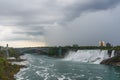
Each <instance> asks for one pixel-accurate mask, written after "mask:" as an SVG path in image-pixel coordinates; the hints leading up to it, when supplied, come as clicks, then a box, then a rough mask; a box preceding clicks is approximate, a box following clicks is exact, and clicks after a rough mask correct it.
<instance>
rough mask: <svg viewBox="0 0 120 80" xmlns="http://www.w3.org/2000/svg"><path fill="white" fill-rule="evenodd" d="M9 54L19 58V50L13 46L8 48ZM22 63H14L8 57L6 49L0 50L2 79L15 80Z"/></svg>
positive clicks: (0, 73) (0, 76)
mask: <svg viewBox="0 0 120 80" xmlns="http://www.w3.org/2000/svg"><path fill="white" fill-rule="evenodd" d="M8 52H9V56H10V57H15V58H18V57H19V55H18V52H17V51H16V50H14V49H13V48H9V49H8ZM22 67H24V66H22V65H12V64H11V63H10V62H9V61H8V60H7V57H6V50H5V49H1V50H0V80H15V79H14V75H15V74H16V73H17V72H19V70H20V68H22Z"/></svg>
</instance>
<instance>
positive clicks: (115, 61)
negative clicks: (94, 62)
mask: <svg viewBox="0 0 120 80" xmlns="http://www.w3.org/2000/svg"><path fill="white" fill-rule="evenodd" d="M100 64H106V65H115V66H120V56H115V57H112V58H109V59H106V60H103V61H102V62H101V63H100Z"/></svg>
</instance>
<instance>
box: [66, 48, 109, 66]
mask: <svg viewBox="0 0 120 80" xmlns="http://www.w3.org/2000/svg"><path fill="white" fill-rule="evenodd" d="M108 58H109V56H108V54H107V50H78V51H77V52H74V51H70V52H69V54H68V55H67V56H66V57H65V59H64V60H68V61H80V62H89V63H96V64H99V63H100V62H101V61H102V60H104V59H108Z"/></svg>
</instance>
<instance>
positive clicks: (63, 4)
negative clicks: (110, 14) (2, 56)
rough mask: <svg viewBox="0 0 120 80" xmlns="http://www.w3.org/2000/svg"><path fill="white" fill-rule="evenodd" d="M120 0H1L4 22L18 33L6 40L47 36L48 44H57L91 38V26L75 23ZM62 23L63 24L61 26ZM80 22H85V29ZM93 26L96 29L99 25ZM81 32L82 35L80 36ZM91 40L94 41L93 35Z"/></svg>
mask: <svg viewBox="0 0 120 80" xmlns="http://www.w3.org/2000/svg"><path fill="white" fill-rule="evenodd" d="M119 2H120V0H84V1H83V0H22V1H18V0H10V1H8V0H0V25H1V26H3V27H5V26H7V28H9V29H10V33H11V35H12V34H14V35H15V36H14V37H9V38H8V37H4V40H5V39H6V40H7V38H8V40H33V39H38V40H40V39H42V41H43V40H44V39H43V38H45V41H46V42H47V43H48V44H49V43H50V44H54V42H56V43H55V44H64V43H68V44H73V43H79V39H80V38H83V39H82V40H81V41H85V40H86V39H88V38H84V36H83V35H82V34H83V33H84V32H83V31H85V30H86V29H87V28H88V27H86V25H85V26H84V25H81V24H78V25H76V24H72V23H74V21H76V19H78V18H80V19H81V17H82V15H83V14H86V13H91V12H93V13H94V12H100V11H107V10H109V9H113V8H114V9H115V7H116V6H117V5H118V4H119ZM100 13H101V12H100ZM101 14H102V13H101ZM92 17H94V16H92ZM80 19H79V20H80ZM89 21H91V20H89ZM76 22H77V21H76ZM78 22H79V21H78ZM81 22H82V21H81ZM81 22H80V23H81ZM83 23H84V22H83ZM65 24H66V25H65ZM69 24H71V25H73V26H71V25H69ZM99 24H100V23H99ZM74 25H75V26H74ZM61 26H62V28H60V27H61ZM66 26H67V28H66ZM78 26H82V27H81V29H80V27H78ZM83 26H84V27H86V28H83ZM87 26H88V25H87ZM95 26H96V25H95ZM103 26H106V25H103ZM68 27H69V28H68ZM72 27H74V28H72ZM100 27H101V26H98V27H97V28H100ZM92 28H94V29H96V27H92ZM9 29H8V31H9ZM84 29H85V30H84ZM75 30H77V31H75ZM82 30H83V31H82ZM2 31H3V30H2ZM2 31H1V32H2ZM79 31H81V32H79ZM3 32H4V31H3ZM6 32H7V31H6ZM91 32H92V29H91V30H90V31H88V33H87V34H86V35H85V36H90V35H88V34H89V33H91ZM70 33H72V34H70ZM6 34H7V33H6ZM77 34H80V35H77ZM93 34H94V33H93ZM98 34H100V33H98ZM69 35H70V36H69ZM91 35H92V33H91ZM3 36H4V34H3ZM38 36H39V37H40V38H38ZM75 36H76V37H75ZM79 36H80V38H78V37H79ZM41 37H42V38H41ZM95 38H97V39H95V40H96V41H97V40H98V37H97V36H95ZM74 39H75V40H74ZM99 39H100V38H99ZM101 39H102V38H101ZM1 40H2V39H1ZM40 41H41V40H40ZM88 42H90V43H92V39H91V41H88ZM88 42H86V43H88ZM81 43H82V42H81ZM55 44H54V45H55Z"/></svg>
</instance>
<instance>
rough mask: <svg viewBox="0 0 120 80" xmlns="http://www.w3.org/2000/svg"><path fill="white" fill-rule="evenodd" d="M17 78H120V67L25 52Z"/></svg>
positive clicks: (51, 79)
mask: <svg viewBox="0 0 120 80" xmlns="http://www.w3.org/2000/svg"><path fill="white" fill-rule="evenodd" d="M23 57H24V58H26V59H27V61H26V65H27V68H24V69H21V71H20V72H19V73H18V74H16V75H15V78H16V80H120V67H116V66H107V65H100V64H94V63H87V62H80V61H71V60H65V59H59V58H53V57H48V56H44V55H38V54H25V55H24V56H23Z"/></svg>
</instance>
